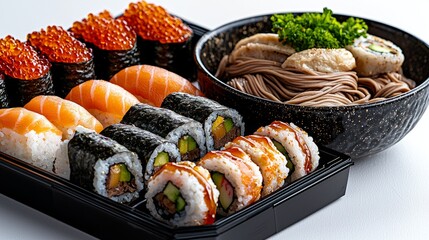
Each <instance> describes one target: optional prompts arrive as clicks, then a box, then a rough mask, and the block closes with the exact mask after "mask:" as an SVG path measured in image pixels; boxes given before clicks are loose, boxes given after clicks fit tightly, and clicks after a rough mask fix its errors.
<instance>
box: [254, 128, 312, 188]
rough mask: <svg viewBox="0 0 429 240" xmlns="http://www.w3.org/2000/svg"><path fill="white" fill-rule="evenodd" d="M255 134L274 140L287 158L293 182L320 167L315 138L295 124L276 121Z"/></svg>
mask: <svg viewBox="0 0 429 240" xmlns="http://www.w3.org/2000/svg"><path fill="white" fill-rule="evenodd" d="M255 134H258V135H262V136H267V137H269V138H270V139H272V141H273V142H274V143H275V145H276V147H277V149H278V150H279V151H280V152H282V153H283V154H284V155H285V156H286V158H287V159H288V160H289V161H288V168H289V170H290V175H291V181H295V180H297V179H299V178H301V177H303V176H305V175H307V174H309V173H310V172H312V171H314V170H315V169H316V168H317V166H318V165H319V159H320V156H319V149H318V147H317V145H316V144H315V143H314V142H313V138H312V137H310V136H309V135H308V133H307V132H305V131H304V130H303V129H301V128H299V127H297V126H296V125H294V124H293V123H291V124H288V123H286V122H282V121H274V122H272V123H271V124H269V125H267V126H264V127H260V128H259V129H258V130H257V131H256V132H255ZM290 162H291V163H292V165H291V164H290Z"/></svg>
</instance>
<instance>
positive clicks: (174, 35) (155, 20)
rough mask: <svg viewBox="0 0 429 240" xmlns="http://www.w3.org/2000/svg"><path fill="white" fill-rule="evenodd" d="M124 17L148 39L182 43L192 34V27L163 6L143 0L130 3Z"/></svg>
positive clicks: (139, 33) (138, 32) (140, 34)
mask: <svg viewBox="0 0 429 240" xmlns="http://www.w3.org/2000/svg"><path fill="white" fill-rule="evenodd" d="M123 18H124V19H125V21H127V22H128V24H129V25H130V26H132V27H133V29H134V31H136V32H137V34H138V35H139V36H140V37H141V38H143V39H146V40H152V41H159V42H161V43H182V42H185V41H186V40H188V39H189V38H190V37H191V36H192V29H191V28H189V27H188V26H187V25H186V24H184V23H183V22H182V20H181V19H180V18H177V17H174V16H172V15H170V14H169V13H168V12H167V11H166V10H165V9H164V8H163V7H161V6H157V5H154V4H150V3H146V2H145V1H141V2H138V3H130V4H129V5H128V9H126V10H125V12H124V15H123Z"/></svg>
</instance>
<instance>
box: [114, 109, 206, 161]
mask: <svg viewBox="0 0 429 240" xmlns="http://www.w3.org/2000/svg"><path fill="white" fill-rule="evenodd" d="M121 123H124V124H132V125H134V126H136V127H139V128H141V129H144V130H147V131H149V132H152V133H154V134H157V135H159V136H161V137H163V138H165V139H167V140H169V141H172V142H174V143H175V144H176V145H177V146H178V147H179V150H180V153H181V157H182V161H186V160H189V161H195V160H196V159H198V158H199V157H201V156H203V155H204V154H205V153H206V146H205V136H204V130H203V126H202V124H201V123H199V122H197V121H195V120H193V119H191V118H188V117H185V116H182V115H180V114H177V113H175V112H173V111H171V110H169V109H165V108H158V107H153V106H150V105H148V104H144V103H139V104H135V105H133V106H132V107H131V108H130V109H129V110H128V111H127V113H126V114H125V115H124V117H123V118H122V121H121ZM181 144H182V145H181ZM183 145H187V146H189V145H192V146H191V147H184V146H183Z"/></svg>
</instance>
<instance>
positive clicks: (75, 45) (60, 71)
mask: <svg viewBox="0 0 429 240" xmlns="http://www.w3.org/2000/svg"><path fill="white" fill-rule="evenodd" d="M27 41H28V42H29V43H30V44H31V45H32V46H33V47H34V48H35V49H37V51H38V52H40V53H41V54H43V55H44V56H46V58H47V59H48V60H49V62H50V63H51V64H52V68H51V72H52V79H53V81H54V87H55V93H56V94H57V95H58V96H60V97H65V96H66V95H67V94H68V92H69V91H70V90H71V89H72V88H73V87H75V86H77V85H79V84H80V83H83V82H84V81H87V80H89V79H94V78H95V69H94V68H95V67H94V62H93V54H92V50H91V49H90V48H88V47H86V46H85V44H84V43H82V42H80V41H79V40H77V39H76V38H74V37H73V36H72V35H71V33H70V32H68V31H66V30H64V29H63V28H62V27H58V26H48V27H47V28H46V30H44V29H42V30H41V31H39V32H32V33H31V34H28V35H27Z"/></svg>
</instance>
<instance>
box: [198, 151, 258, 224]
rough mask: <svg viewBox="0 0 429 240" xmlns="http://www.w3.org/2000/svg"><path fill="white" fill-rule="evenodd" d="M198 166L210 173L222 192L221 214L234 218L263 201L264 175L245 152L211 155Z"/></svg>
mask: <svg viewBox="0 0 429 240" xmlns="http://www.w3.org/2000/svg"><path fill="white" fill-rule="evenodd" d="M198 165H199V166H202V167H204V168H205V169H207V170H209V171H210V173H211V177H212V180H213V182H214V183H215V185H216V187H217V189H218V190H219V202H218V210H217V213H218V214H220V215H223V216H226V215H230V214H232V213H234V212H236V211H238V210H240V209H242V208H244V207H246V206H248V205H250V204H252V203H254V202H255V201H257V200H258V199H259V198H260V196H261V189H262V174H261V172H260V171H259V167H258V166H257V165H256V164H255V163H254V162H252V160H251V159H250V157H249V155H247V154H246V153H245V152H244V151H243V150H242V149H240V148H237V147H231V148H228V149H226V150H222V151H210V152H208V153H207V154H206V155H205V156H204V157H203V158H201V160H200V161H199V162H198Z"/></svg>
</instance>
